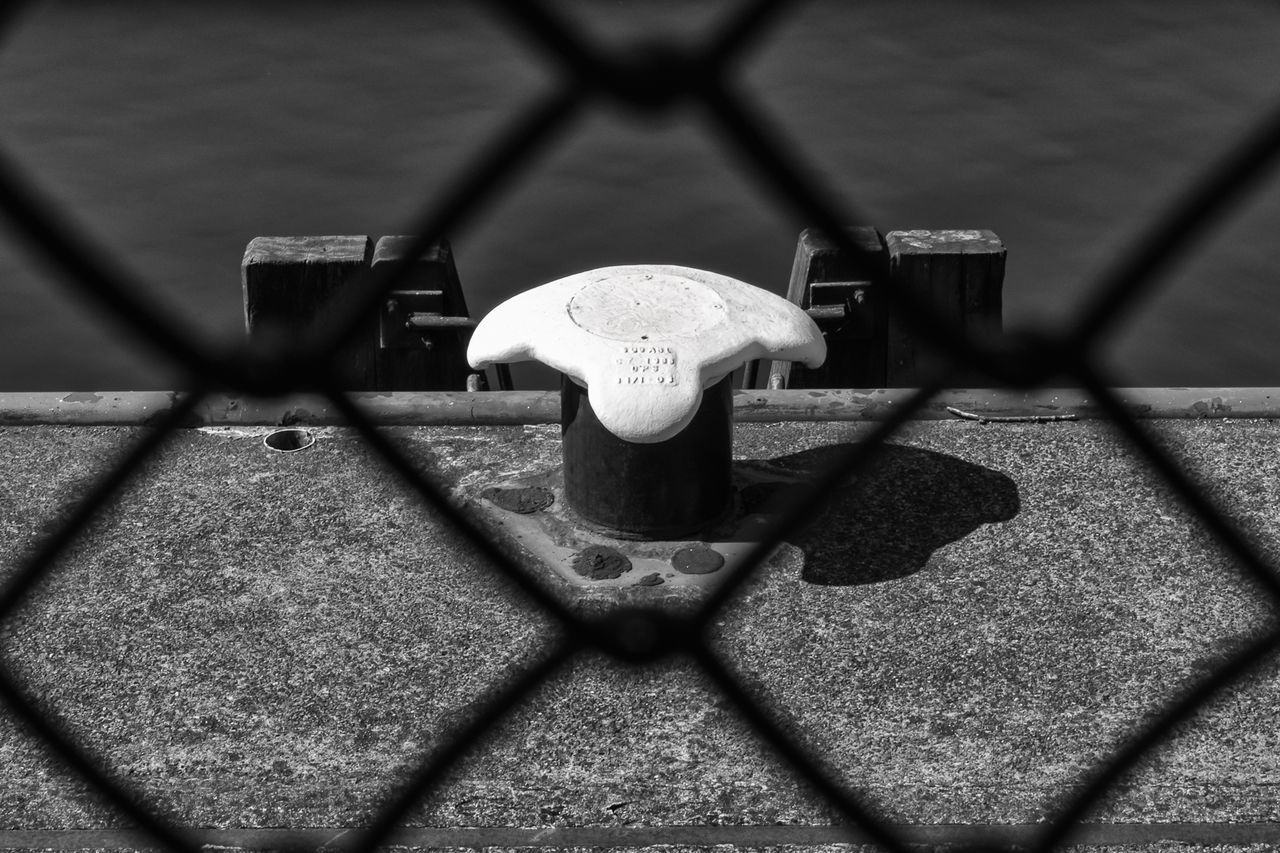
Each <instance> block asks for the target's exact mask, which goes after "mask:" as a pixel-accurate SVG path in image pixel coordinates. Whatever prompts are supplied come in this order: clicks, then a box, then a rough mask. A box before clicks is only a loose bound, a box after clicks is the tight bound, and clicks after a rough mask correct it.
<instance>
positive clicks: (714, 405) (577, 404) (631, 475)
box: [560, 376, 733, 539]
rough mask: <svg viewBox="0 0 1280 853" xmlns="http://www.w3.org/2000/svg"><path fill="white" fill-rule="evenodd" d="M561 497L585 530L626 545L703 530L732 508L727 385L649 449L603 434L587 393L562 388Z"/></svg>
mask: <svg viewBox="0 0 1280 853" xmlns="http://www.w3.org/2000/svg"><path fill="white" fill-rule="evenodd" d="M560 408H561V432H562V438H563V444H564V491H565V499H566V500H567V501H568V504H569V507H570V508H571V509H572V510H573V511H574V512H575V513H576V514H577V515H578V517H579V518H580V519H581V520H582V521H583V522H585V523H586V524H587V525H588V526H590V527H594V528H596V529H599V530H601V531H602V532H605V533H609V534H611V535H613V536H617V537H619V538H624V539H674V538H678V537H681V536H685V535H688V534H691V533H696V532H698V531H699V530H703V529H705V528H707V527H709V526H711V525H713V524H715V523H716V522H717V521H719V520H720V519H721V518H723V517H724V516H725V515H727V514H728V512H729V510H730V509H731V507H732V503H733V484H732V479H731V475H732V470H733V469H732V464H733V385H732V378H731V377H729V376H726V377H725V378H724V379H722V380H721V381H719V382H717V383H716V384H715V385H713V386H712V387H710V388H708V389H706V391H704V392H703V396H702V405H701V406H700V407H699V408H698V411H697V414H695V415H694V418H693V421H692V422H691V423H690V424H689V425H688V426H687V427H685V428H684V429H683V430H681V431H680V432H679V433H678V434H677V435H675V436H674V437H672V438H670V439H667V440H666V441H660V442H656V443H653V444H641V443H637V442H632V441H626V440H624V439H621V438H618V437H617V436H616V435H614V434H613V433H611V432H609V431H608V430H607V429H605V428H604V427H603V426H602V425H601V424H600V421H599V419H597V418H596V415H595V412H594V411H592V409H591V401H590V399H588V395H587V391H586V390H585V389H584V388H582V387H581V386H579V385H578V384H577V383H576V382H574V381H573V380H571V379H569V378H567V377H564V378H562V379H561V383H560Z"/></svg>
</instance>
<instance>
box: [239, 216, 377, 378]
mask: <svg viewBox="0 0 1280 853" xmlns="http://www.w3.org/2000/svg"><path fill="white" fill-rule="evenodd" d="M371 252H372V243H371V242H370V240H369V238H368V237H365V236H316V237H255V238H254V239H253V240H250V241H249V245H248V246H247V247H246V248H245V253H244V259H243V261H242V263H241V267H240V270H241V283H242V285H243V288H244V314H245V328H246V330H247V331H248V333H249V337H250V339H251V340H253V341H256V342H259V343H262V344H265V345H267V346H268V347H275V348H278V349H280V350H281V351H287V350H288V349H290V348H292V347H294V346H296V345H297V343H298V342H300V341H301V340H303V339H304V338H305V336H306V335H307V333H308V332H310V331H312V330H313V329H314V327H315V325H316V321H317V318H318V317H319V316H320V315H321V313H322V312H323V311H324V309H325V308H326V306H330V305H333V304H334V303H335V302H337V301H338V300H340V299H343V298H350V297H351V296H353V295H354V294H353V293H352V288H353V287H354V286H356V280H357V277H358V276H359V275H360V274H361V273H362V272H363V271H364V270H365V269H366V267H367V266H368V264H369V258H370V255H371ZM368 322H369V332H368V334H364V333H362V334H361V335H360V336H359V337H358V338H357V339H355V340H354V341H353V342H352V343H351V344H349V345H348V346H346V347H344V349H343V352H342V354H341V355H340V356H339V358H338V363H339V364H340V370H341V378H342V383H343V387H345V388H349V389H351V390H371V389H373V388H374V387H375V386H374V380H375V363H374V362H375V358H374V342H375V341H376V328H377V318H376V317H373V316H371V317H369V321H368Z"/></svg>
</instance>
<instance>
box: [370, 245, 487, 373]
mask: <svg viewBox="0 0 1280 853" xmlns="http://www.w3.org/2000/svg"><path fill="white" fill-rule="evenodd" d="M414 239H415V238H413V237H383V238H382V239H380V240H378V245H377V246H376V247H375V248H374V250H373V267H374V268H375V269H377V268H378V267H380V266H382V265H383V264H390V263H395V262H397V261H399V260H401V259H402V258H404V257H405V254H404V253H405V251H406V250H407V249H408V248H409V246H410V244H411V243H412V242H413V241H414ZM411 263H412V269H411V270H410V271H409V274H408V276H407V277H405V278H402V279H401V280H400V283H399V284H398V285H397V286H396V289H395V290H394V291H393V292H392V293H391V294H390V295H389V297H388V302H387V304H386V305H385V306H384V310H386V311H388V312H391V314H393V315H394V317H395V319H396V320H398V321H399V324H400V325H404V323H405V322H406V320H405V318H407V316H409V314H410V313H417V314H434V315H437V316H438V317H439V321H438V323H437V324H436V325H435V326H433V327H425V326H424V327H420V328H415V329H406V330H403V331H404V333H403V334H398V335H396V336H394V338H395V339H394V340H390V339H389V335H388V334H387V332H386V330H385V329H384V330H383V331H382V334H381V337H380V343H381V345H380V346H379V347H378V348H377V349H376V373H377V390H379V391H461V390H463V389H465V388H466V387H467V376H468V375H469V374H470V373H471V368H470V367H469V366H468V364H467V341H468V340H469V339H470V337H471V327H470V325H469V324H461V323H452V322H451V319H452V318H468V317H469V316H470V315H469V314H468V312H467V303H466V300H465V299H464V298H463V295H462V286H461V284H460V283H459V282H458V270H457V268H456V267H455V266H454V262H453V250H452V249H451V248H450V246H449V242H448V241H447V240H441V241H440V242H438V243H436V244H435V245H434V246H432V247H431V248H430V249H429V250H428V251H426V252H425V253H423V254H422V255H421V256H419V257H418V258H417V259H416V260H414V261H412V262H411ZM398 331H399V330H398Z"/></svg>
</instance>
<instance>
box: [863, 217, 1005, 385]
mask: <svg viewBox="0 0 1280 853" xmlns="http://www.w3.org/2000/svg"><path fill="white" fill-rule="evenodd" d="M885 244H886V246H887V248H888V255H889V282H890V286H892V287H894V288H901V289H902V290H905V291H907V292H908V293H910V295H911V296H913V297H914V298H915V300H916V301H917V302H918V303H920V304H922V305H929V306H931V307H932V308H933V309H934V311H935V313H937V315H938V316H939V318H940V319H941V320H942V321H943V322H944V323H947V324H949V325H950V326H952V327H953V328H955V329H957V330H959V331H961V332H963V333H964V334H966V335H967V336H968V337H969V338H970V339H971V340H973V341H975V342H986V343H994V342H995V340H996V338H997V337H998V336H999V335H1000V334H1001V330H1002V320H1001V312H1002V289H1003V285H1004V268H1005V255H1006V252H1005V247H1004V243H1003V242H1001V240H1000V238H999V237H997V236H996V235H995V234H994V233H992V232H991V231H983V230H970V231H890V232H889V233H888V234H887V235H886V236H885ZM939 366H940V364H939V356H938V355H937V354H936V353H935V352H933V350H932V349H931V348H930V347H929V346H928V345H927V343H926V342H924V341H922V340H920V338H919V335H918V333H917V332H916V331H915V330H914V329H912V328H911V327H910V326H909V325H908V324H906V323H903V322H902V321H901V320H900V319H898V318H890V319H889V323H888V354H887V363H886V378H885V386H886V387H891V388H910V387H916V386H918V385H920V383H921V381H922V380H923V379H924V378H925V375H926V374H927V373H930V372H932V371H933V370H935V369H937V368H938V367H939ZM958 379H959V381H958V382H957V383H956V384H968V383H970V382H973V381H979V380H981V377H980V376H977V375H975V374H973V373H971V372H962V373H961V374H960V376H959V377H958Z"/></svg>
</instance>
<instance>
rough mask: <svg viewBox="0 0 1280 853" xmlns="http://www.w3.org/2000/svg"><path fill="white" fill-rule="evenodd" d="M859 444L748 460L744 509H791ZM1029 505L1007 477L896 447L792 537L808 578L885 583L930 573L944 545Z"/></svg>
mask: <svg viewBox="0 0 1280 853" xmlns="http://www.w3.org/2000/svg"><path fill="white" fill-rule="evenodd" d="M849 448H850V445H847V444H844V445H830V446H827V447H818V448H814V449H812V450H805V451H802V452H799V453H792V454H789V455H787V456H780V457H778V458H776V459H770V460H768V461H763V460H762V461H760V462H754V463H747V464H748V465H750V466H751V467H752V468H753V469H754V471H755V475H756V476H755V477H754V478H753V479H755V480H756V482H754V483H750V484H748V485H745V486H744V487H743V488H742V490H741V492H740V493H739V496H740V499H741V501H742V511H743V512H745V513H753V512H762V513H774V512H780V511H782V510H783V509H784V508H785V507H786V506H787V505H788V504H790V503H791V501H792V500H794V498H795V496H796V494H797V490H799V489H803V488H804V487H805V485H806V483H807V481H810V480H812V479H814V478H815V477H818V476H821V475H822V474H823V473H825V472H827V471H829V470H831V466H832V465H834V464H836V463H837V462H838V460H840V459H842V458H844V457H845V455H846V454H847V453H848V451H849ZM762 473H763V474H765V475H766V477H764V478H760V474H762ZM769 474H773V475H776V478H775V477H769V476H767V475H769ZM1020 506H1021V505H1020V502H1019V499H1018V487H1017V485H1016V484H1015V483H1014V482H1013V480H1011V479H1010V478H1009V477H1008V476H1006V475H1004V474H1002V473H1000V472H999V471H993V470H991V469H990V468H984V467H982V466H980V465H974V464H973V463H970V462H965V461H964V460H962V459H957V458H956V457H954V456H948V455H946V454H943V453H935V452H933V451H930V450H921V449H918V448H914V447H901V446H899V445H893V444H890V445H885V446H884V448H883V449H882V451H881V452H880V453H879V455H878V456H877V458H876V460H875V462H874V463H873V464H872V466H871V468H870V469H869V470H867V471H866V472H864V473H863V474H862V475H861V476H860V477H859V478H858V479H856V480H851V481H850V482H849V483H848V485H846V486H842V487H841V488H839V489H837V490H836V491H835V492H833V493H832V495H831V496H830V499H829V500H828V501H827V504H826V506H825V507H824V509H823V510H822V511H820V512H819V513H818V515H817V516H816V517H815V518H814V519H813V520H812V522H811V523H810V524H808V525H807V526H806V527H805V529H804V531H803V532H802V533H800V534H797V535H796V536H793V537H792V539H791V541H792V544H794V545H797V546H798V547H800V548H801V549H802V550H803V551H804V554H805V565H804V570H803V573H802V577H803V579H804V580H806V581H809V582H810V583H815V584H822V585H825V586H844V585H849V584H864V583H877V582H879V581H886V580H893V579H894V578H901V577H905V576H907V575H910V574H913V573H915V572H918V571H920V569H922V568H924V566H925V564H926V563H927V562H928V561H929V557H930V556H931V555H932V554H933V552H934V551H936V550H937V549H938V548H940V547H942V546H943V545H946V544H947V543H949V542H955V541H956V540H958V539H961V538H963V537H965V536H967V535H969V534H970V533H972V532H973V531H974V530H976V529H977V528H978V527H979V526H980V525H983V524H991V523H994V522H1000V521H1008V520H1010V519H1011V518H1013V517H1014V516H1015V515H1017V514H1018V510H1019V509H1020Z"/></svg>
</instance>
